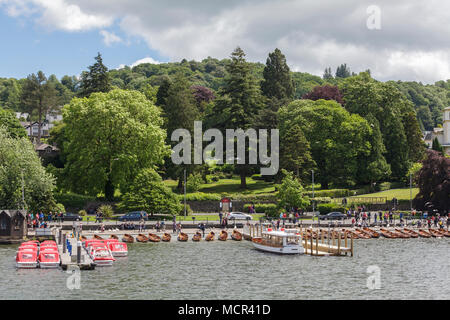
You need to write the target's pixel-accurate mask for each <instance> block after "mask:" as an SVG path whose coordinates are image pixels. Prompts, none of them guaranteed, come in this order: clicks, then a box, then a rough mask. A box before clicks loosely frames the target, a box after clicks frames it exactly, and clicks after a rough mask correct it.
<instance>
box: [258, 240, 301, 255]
mask: <svg viewBox="0 0 450 320" xmlns="http://www.w3.org/2000/svg"><path fill="white" fill-rule="evenodd" d="M253 245H254V246H255V248H256V249H258V250H261V251H266V252H272V253H278V254H303V253H304V250H303V246H301V245H288V246H284V247H271V246H265V245H262V244H259V243H255V242H253Z"/></svg>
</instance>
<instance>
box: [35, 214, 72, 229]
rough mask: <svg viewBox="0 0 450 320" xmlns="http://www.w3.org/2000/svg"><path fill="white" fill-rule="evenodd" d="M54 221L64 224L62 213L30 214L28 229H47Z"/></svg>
mask: <svg viewBox="0 0 450 320" xmlns="http://www.w3.org/2000/svg"><path fill="white" fill-rule="evenodd" d="M52 221H58V222H64V214H63V213H62V212H51V211H50V212H49V213H48V214H45V213H43V212H38V213H32V212H30V213H28V215H27V225H28V228H33V229H37V228H47V226H48V223H50V222H52Z"/></svg>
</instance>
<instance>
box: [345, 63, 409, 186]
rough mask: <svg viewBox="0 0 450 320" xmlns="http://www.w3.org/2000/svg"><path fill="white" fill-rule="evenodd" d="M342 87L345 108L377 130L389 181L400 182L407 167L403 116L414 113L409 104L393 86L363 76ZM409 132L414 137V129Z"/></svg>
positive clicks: (346, 81) (353, 78)
mask: <svg viewBox="0 0 450 320" xmlns="http://www.w3.org/2000/svg"><path fill="white" fill-rule="evenodd" d="M342 87H343V88H342V91H343V93H344V106H345V108H346V109H347V110H348V111H350V112H351V113H356V114H359V115H361V116H362V117H364V118H365V119H367V120H368V121H369V123H370V124H371V125H372V126H373V128H374V130H376V128H377V127H379V130H380V132H381V135H382V138H383V144H384V146H385V149H384V150H386V151H385V154H384V157H385V158H386V161H387V163H388V164H389V165H390V166H391V172H392V178H394V179H402V178H403V177H404V176H405V174H406V172H407V171H408V168H409V165H410V160H409V155H408V151H409V150H408V149H409V147H408V137H407V136H406V131H405V127H404V119H403V117H402V115H404V114H406V113H408V112H411V111H413V110H412V106H411V104H410V103H409V102H408V101H407V100H406V99H405V98H404V96H402V94H401V92H399V90H398V89H396V88H395V86H394V85H392V84H391V83H381V82H378V81H376V80H374V79H372V78H371V77H370V75H369V74H368V73H364V72H363V73H360V74H359V75H358V76H354V77H351V78H348V79H345V81H344V82H343V84H342ZM375 120H376V121H375ZM408 132H410V133H414V132H416V133H417V131H415V130H414V129H412V130H411V131H408ZM410 141H411V142H412V143H414V144H416V143H417V136H416V135H411V136H410ZM384 150H383V152H384Z"/></svg>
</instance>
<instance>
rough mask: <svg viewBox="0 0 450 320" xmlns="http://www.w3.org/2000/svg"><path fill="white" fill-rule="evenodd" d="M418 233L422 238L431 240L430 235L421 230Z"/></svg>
mask: <svg viewBox="0 0 450 320" xmlns="http://www.w3.org/2000/svg"><path fill="white" fill-rule="evenodd" d="M418 233H419V236H421V237H422V238H431V234H430V233H429V232H427V231H425V230H423V229H419V231H418Z"/></svg>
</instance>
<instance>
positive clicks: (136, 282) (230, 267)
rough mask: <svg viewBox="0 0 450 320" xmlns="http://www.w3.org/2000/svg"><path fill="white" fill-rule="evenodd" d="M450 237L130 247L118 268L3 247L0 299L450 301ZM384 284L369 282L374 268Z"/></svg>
mask: <svg viewBox="0 0 450 320" xmlns="http://www.w3.org/2000/svg"><path fill="white" fill-rule="evenodd" d="M449 245H450V239H449V238H444V239H372V240H355V256H354V257H311V256H307V255H299V256H280V255H274V254H269V253H264V252H260V251H256V250H255V249H254V248H253V246H252V244H251V242H248V241H242V242H234V241H226V242H219V241H214V242H204V241H203V242H199V243H194V242H192V241H190V242H185V243H182V242H171V243H156V244H154V243H136V244H131V245H129V256H128V257H127V258H118V260H117V261H116V262H115V263H114V266H112V267H103V268H102V267H97V268H96V270H93V271H82V272H81V288H80V289H79V290H77V289H74V290H69V289H68V288H67V285H66V282H67V279H68V277H69V276H70V275H69V274H68V273H66V272H65V271H62V270H41V269H35V270H17V269H16V268H15V252H16V250H17V248H18V246H17V245H8V246H0V275H1V276H0V299H448V297H449V296H450V273H449V267H450V250H449ZM374 265H376V266H378V267H379V268H380V280H381V288H380V289H378V290H373V289H372V290H370V289H368V287H367V278H368V277H370V276H371V274H370V273H367V268H368V267H369V266H374Z"/></svg>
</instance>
